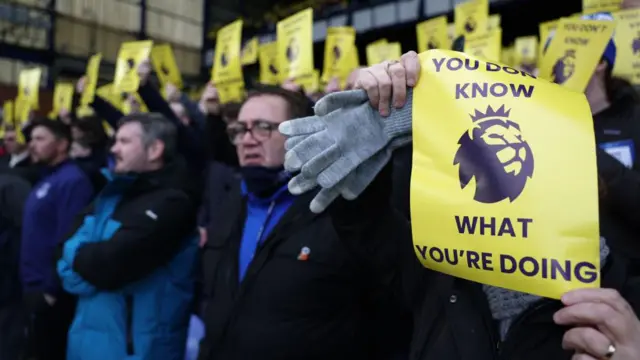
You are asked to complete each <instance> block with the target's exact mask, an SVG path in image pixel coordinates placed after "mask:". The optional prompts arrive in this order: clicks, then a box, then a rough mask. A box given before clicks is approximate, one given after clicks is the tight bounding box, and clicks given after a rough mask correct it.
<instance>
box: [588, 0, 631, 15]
mask: <svg viewBox="0 0 640 360" xmlns="http://www.w3.org/2000/svg"><path fill="white" fill-rule="evenodd" d="M621 4H622V0H582V13H583V14H592V13H597V12H614V11H618V10H620V5H621Z"/></svg>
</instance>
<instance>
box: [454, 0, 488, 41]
mask: <svg viewBox="0 0 640 360" xmlns="http://www.w3.org/2000/svg"><path fill="white" fill-rule="evenodd" d="M454 20H455V24H456V35H465V36H467V35H478V34H482V33H484V32H486V31H487V30H488V29H489V1H488V0H469V1H467V2H464V3H461V4H458V5H456V7H455V10H454Z"/></svg>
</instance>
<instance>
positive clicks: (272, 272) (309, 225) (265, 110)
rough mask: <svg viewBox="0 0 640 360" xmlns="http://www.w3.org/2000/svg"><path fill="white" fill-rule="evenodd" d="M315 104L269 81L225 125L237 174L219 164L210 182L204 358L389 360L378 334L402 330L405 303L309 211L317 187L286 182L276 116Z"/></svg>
mask: <svg viewBox="0 0 640 360" xmlns="http://www.w3.org/2000/svg"><path fill="white" fill-rule="evenodd" d="M311 111H312V109H311V107H310V105H309V101H308V100H307V99H306V98H305V97H304V96H303V95H302V94H300V93H296V92H291V91H288V90H286V89H282V88H278V87H266V88H261V89H260V90H258V91H255V92H253V93H251V94H249V96H248V99H247V100H246V101H245V102H244V104H243V105H242V107H241V109H240V112H239V114H238V120H237V121H235V122H233V123H231V124H229V125H228V127H227V134H228V136H229V138H230V140H231V142H232V143H233V144H234V145H235V146H236V150H237V154H238V160H239V163H240V171H239V174H240V176H239V178H238V176H234V175H233V172H231V171H226V170H224V168H223V167H222V166H221V167H219V168H217V169H218V170H217V174H215V175H214V176H213V177H210V179H209V181H208V192H209V194H210V195H209V196H210V198H209V199H208V203H209V205H208V217H209V218H208V222H207V223H208V224H209V225H208V229H207V231H206V234H207V235H206V244H205V245H204V255H203V275H204V278H203V293H204V311H203V320H204V323H205V333H206V335H205V338H204V340H203V341H202V342H201V345H200V356H199V359H200V360H210V359H211V360H212V359H215V360H227V359H262V360H270V359H274V360H275V359H278V360H289V359H291V360H293V359H307V360H314V359H318V360H321V359H322V360H326V359H332V360H341V359H345V360H347V359H348V360H352V359H390V357H389V356H388V355H387V354H386V353H385V350H389V348H392V347H393V346H394V345H396V344H395V343H393V341H391V340H389V338H386V339H384V341H378V338H376V337H375V336H379V335H380V333H381V331H380V329H381V328H384V330H385V331H386V332H387V334H394V333H395V334H398V333H401V332H402V331H401V330H400V329H398V328H394V327H393V326H390V323H391V321H389V319H394V320H395V318H397V315H398V313H399V311H398V308H397V307H394V306H393V305H391V303H390V302H386V299H385V298H384V297H383V295H381V294H384V293H382V291H380V290H379V289H378V288H377V287H376V285H375V284H373V283H371V282H370V281H369V280H368V279H370V278H371V276H370V275H369V274H367V273H365V272H363V271H362V269H361V268H360V266H359V265H358V264H359V263H360V261H358V260H357V259H353V258H351V257H349V255H348V254H349V252H348V251H347V250H346V249H345V248H343V246H342V243H341V242H340V241H339V239H338V238H337V235H336V232H335V230H334V229H333V226H332V225H331V221H330V219H329V218H328V217H327V216H326V215H322V214H320V215H318V214H313V213H311V212H310V211H309V202H310V201H311V199H312V198H313V195H312V194H309V195H303V196H293V195H292V194H290V193H289V191H288V188H287V183H288V181H289V179H290V178H291V176H290V175H289V174H288V173H286V172H285V171H284V168H283V163H284V154H285V149H284V142H285V138H284V137H283V136H282V135H281V134H280V133H279V132H278V130H277V129H278V125H279V124H280V123H282V122H283V121H286V120H289V119H293V118H299V117H304V116H307V115H310V114H311ZM383 300H384V307H383V306H382V305H381V304H382V303H383ZM407 338H408V336H407ZM393 350H396V349H393Z"/></svg>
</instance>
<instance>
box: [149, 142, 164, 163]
mask: <svg viewBox="0 0 640 360" xmlns="http://www.w3.org/2000/svg"><path fill="white" fill-rule="evenodd" d="M163 155H164V143H163V142H162V141H160V140H155V141H154V142H153V143H151V145H149V148H148V149H147V156H148V157H149V161H159V160H161V159H162V156H163Z"/></svg>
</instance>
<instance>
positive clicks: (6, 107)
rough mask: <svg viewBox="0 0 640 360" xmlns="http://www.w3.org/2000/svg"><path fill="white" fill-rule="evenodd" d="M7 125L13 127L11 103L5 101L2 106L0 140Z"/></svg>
mask: <svg viewBox="0 0 640 360" xmlns="http://www.w3.org/2000/svg"><path fill="white" fill-rule="evenodd" d="M7 125H11V126H13V101H11V100H7V101H5V102H4V103H3V104H2V126H0V139H4V134H5V129H6V126H7Z"/></svg>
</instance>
